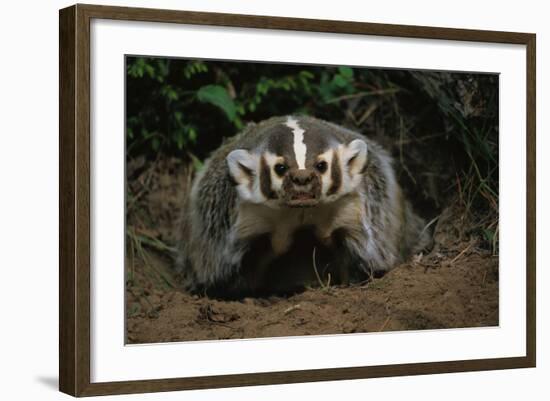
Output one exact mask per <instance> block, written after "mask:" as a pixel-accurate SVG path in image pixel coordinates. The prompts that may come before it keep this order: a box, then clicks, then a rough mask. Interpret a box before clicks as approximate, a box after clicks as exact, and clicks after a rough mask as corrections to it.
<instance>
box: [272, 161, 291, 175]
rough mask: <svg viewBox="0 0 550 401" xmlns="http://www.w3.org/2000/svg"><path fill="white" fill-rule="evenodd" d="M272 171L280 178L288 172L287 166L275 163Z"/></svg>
mask: <svg viewBox="0 0 550 401" xmlns="http://www.w3.org/2000/svg"><path fill="white" fill-rule="evenodd" d="M273 169H274V170H275V172H276V173H277V175H278V176H279V177H282V176H283V175H285V173H286V171H287V170H288V166H287V165H286V164H282V163H277V164H276V165H275V167H273Z"/></svg>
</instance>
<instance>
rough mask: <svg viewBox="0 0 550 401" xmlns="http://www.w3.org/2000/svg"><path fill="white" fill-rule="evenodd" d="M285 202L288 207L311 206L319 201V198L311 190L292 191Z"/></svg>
mask: <svg viewBox="0 0 550 401" xmlns="http://www.w3.org/2000/svg"><path fill="white" fill-rule="evenodd" d="M286 203H287V205H288V206H290V207H312V206H315V205H317V203H319V199H317V197H316V196H315V195H314V194H312V193H311V192H294V193H293V194H292V195H291V196H290V197H289V198H288V200H287V202H286Z"/></svg>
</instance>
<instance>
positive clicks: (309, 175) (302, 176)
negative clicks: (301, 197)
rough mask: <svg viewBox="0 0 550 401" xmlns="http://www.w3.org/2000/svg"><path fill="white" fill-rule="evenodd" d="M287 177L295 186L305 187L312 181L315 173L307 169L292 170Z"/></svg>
mask: <svg viewBox="0 0 550 401" xmlns="http://www.w3.org/2000/svg"><path fill="white" fill-rule="evenodd" d="M289 176H290V179H291V181H292V182H293V183H294V185H295V186H306V185H308V184H309V183H311V181H313V179H314V177H315V173H314V172H313V171H311V170H308V169H303V170H294V171H293V172H290V174H289Z"/></svg>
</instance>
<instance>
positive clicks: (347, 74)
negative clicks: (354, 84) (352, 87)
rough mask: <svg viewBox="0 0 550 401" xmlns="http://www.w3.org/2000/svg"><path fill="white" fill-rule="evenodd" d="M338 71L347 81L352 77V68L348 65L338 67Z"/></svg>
mask: <svg viewBox="0 0 550 401" xmlns="http://www.w3.org/2000/svg"><path fill="white" fill-rule="evenodd" d="M338 72H339V73H340V75H341V76H343V77H344V78H345V79H347V80H348V81H349V80H351V79H352V78H353V69H351V68H350V67H338Z"/></svg>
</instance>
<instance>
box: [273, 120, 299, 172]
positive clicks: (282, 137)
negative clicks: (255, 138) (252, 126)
mask: <svg viewBox="0 0 550 401" xmlns="http://www.w3.org/2000/svg"><path fill="white" fill-rule="evenodd" d="M268 135H269V136H268V138H269V139H268V142H267V147H266V150H267V151H269V152H270V153H273V154H274V155H277V156H281V157H283V158H284V161H285V164H286V165H287V166H288V167H290V168H295V167H297V166H298V165H297V163H296V155H295V154H294V133H293V132H292V129H291V128H290V127H288V126H287V125H286V124H285V123H282V124H279V125H277V126H275V127H273V128H271V130H270V131H269V134H268Z"/></svg>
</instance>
